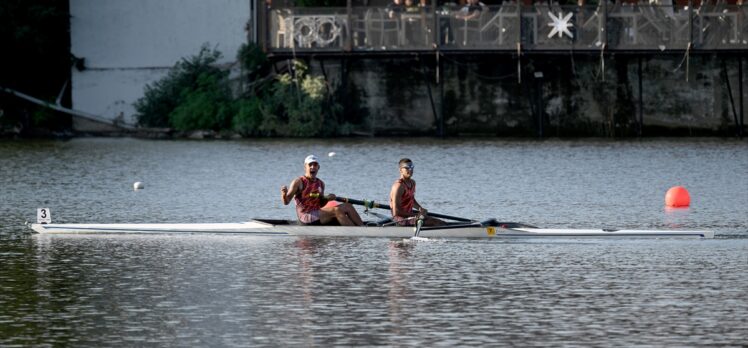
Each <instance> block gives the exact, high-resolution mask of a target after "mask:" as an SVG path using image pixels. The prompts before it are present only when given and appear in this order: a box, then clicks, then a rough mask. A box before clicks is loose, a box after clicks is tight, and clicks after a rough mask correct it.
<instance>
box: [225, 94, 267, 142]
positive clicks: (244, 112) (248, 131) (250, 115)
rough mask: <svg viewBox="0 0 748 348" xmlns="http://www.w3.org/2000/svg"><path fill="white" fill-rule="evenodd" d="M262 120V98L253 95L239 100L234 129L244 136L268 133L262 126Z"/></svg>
mask: <svg viewBox="0 0 748 348" xmlns="http://www.w3.org/2000/svg"><path fill="white" fill-rule="evenodd" d="M262 122H263V119H262V100H260V99H259V98H256V97H251V98H248V99H240V100H239V101H237V103H236V114H235V116H234V119H233V123H232V129H233V130H234V131H236V132H237V133H239V134H241V135H242V136H257V135H267V133H266V132H264V129H263V128H261V125H262Z"/></svg>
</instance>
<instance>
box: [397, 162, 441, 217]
mask: <svg viewBox="0 0 748 348" xmlns="http://www.w3.org/2000/svg"><path fill="white" fill-rule="evenodd" d="M398 166H399V167H400V178H399V179H397V180H396V181H395V183H394V184H392V189H391V190H390V207H392V220H393V221H395V222H397V224H398V225H400V226H414V225H415V224H416V221H417V220H418V217H419V215H420V216H423V217H424V220H423V225H424V226H439V225H444V221H442V220H439V219H437V218H434V217H431V216H428V215H427V214H428V210H426V208H424V207H422V206H421V205H420V204H418V201H416V181H415V180H413V169H414V168H415V166H414V165H413V161H411V160H410V159H408V158H403V159H401V160H400V162H399V163H398ZM413 209H418V211H413Z"/></svg>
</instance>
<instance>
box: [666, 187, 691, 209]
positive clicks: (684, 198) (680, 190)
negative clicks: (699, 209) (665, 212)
mask: <svg viewBox="0 0 748 348" xmlns="http://www.w3.org/2000/svg"><path fill="white" fill-rule="evenodd" d="M689 205H691V195H690V194H689V193H688V190H686V188H685V187H683V186H673V187H671V188H670V189H669V190H667V193H666V194H665V206H667V207H671V208H683V207H688V206H689Z"/></svg>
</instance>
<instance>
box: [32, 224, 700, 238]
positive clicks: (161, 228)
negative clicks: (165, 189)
mask: <svg viewBox="0 0 748 348" xmlns="http://www.w3.org/2000/svg"><path fill="white" fill-rule="evenodd" d="M30 226H31V229H32V230H34V231H35V232H37V233H43V234H101V233H109V234H120V233H121V234H133V233H135V234H149V233H158V234H183V233H186V234H189V233H208V234H248V235H261V236H269V235H275V236H320V237H382V238H408V237H412V236H413V232H414V228H413V227H396V226H387V227H382V226H366V227H349V226H307V225H298V224H293V223H288V222H286V223H284V224H275V223H269V222H264V221H258V220H252V221H248V222H241V223H212V224H31V225H30ZM420 236H421V237H425V238H534V237H571V238H714V232H712V231H689V230H602V229H549V228H531V227H517V228H506V227H501V226H475V225H473V226H450V227H448V228H424V229H422V230H421V232H420Z"/></svg>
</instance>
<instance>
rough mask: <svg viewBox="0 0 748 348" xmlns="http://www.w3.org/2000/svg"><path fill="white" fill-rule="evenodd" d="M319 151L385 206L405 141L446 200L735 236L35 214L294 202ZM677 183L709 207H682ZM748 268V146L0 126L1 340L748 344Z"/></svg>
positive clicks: (243, 213)
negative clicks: (385, 228) (43, 219)
mask: <svg viewBox="0 0 748 348" xmlns="http://www.w3.org/2000/svg"><path fill="white" fill-rule="evenodd" d="M329 152H335V153H336V155H335V156H333V157H329V156H327V154H328V153H329ZM309 153H316V154H318V155H321V156H322V157H323V158H322V163H321V166H322V169H321V171H320V177H321V178H323V179H324V180H325V182H326V184H327V189H328V191H329V192H332V193H336V194H338V195H342V196H349V197H353V198H360V199H363V198H366V199H374V200H378V201H386V200H387V195H388V191H389V186H390V185H391V184H392V182H393V181H394V179H395V178H396V177H397V160H398V159H399V158H400V157H403V156H407V157H410V158H412V159H413V160H414V161H415V164H416V170H415V178H416V179H417V180H418V183H419V184H418V185H419V186H418V187H419V192H418V197H419V201H420V202H421V203H422V204H423V205H424V206H426V207H428V208H429V209H430V210H432V211H435V212H441V213H445V214H450V215H458V216H466V217H475V218H487V217H496V218H499V219H501V220H514V221H522V222H526V223H532V224H535V225H539V226H544V227H545V226H548V227H621V228H623V227H625V228H699V229H711V230H714V231H716V232H717V233H718V238H717V239H715V240H668V239H661V240H637V239H630V240H592V239H591V240H573V239H572V240H564V239H556V240H514V241H496V240H494V241H476V240H450V241H436V242H430V243H421V244H418V245H415V246H410V247H402V246H399V245H398V244H396V243H394V242H393V241H390V240H388V239H378V238H371V239H369V238H340V239H335V238H318V239H317V238H296V237H247V236H210V235H190V236H176V235H156V236H137V235H129V236H63V235H58V236H55V235H52V236H39V235H28V234H26V233H25V232H26V228H25V227H24V226H23V222H24V221H33V220H35V216H36V208H38V207H49V208H50V209H51V210H52V214H53V220H54V221H55V222H61V223H62V222H213V221H217V222H230V221H244V220H247V219H249V218H252V217H272V218H293V217H294V213H293V208H292V207H290V206H283V205H282V204H281V203H280V199H279V187H280V186H281V185H287V184H288V183H289V182H290V180H291V179H292V178H293V177H295V176H297V175H300V174H302V171H303V167H302V163H301V162H302V160H303V158H304V157H305V156H306V155H307V154H309ZM135 181H142V182H143V183H145V189H144V190H140V191H137V192H136V191H133V190H132V183H133V182H135ZM674 185H683V186H685V187H687V188H688V189H689V191H690V192H691V196H692V206H691V208H689V209H686V210H677V211H669V210H665V209H664V208H663V199H664V194H665V192H666V191H667V189H668V188H669V187H671V186H674ZM364 217H365V216H364ZM747 268H748V143H746V142H745V141H733V140H700V139H687V140H643V141H609V140H582V141H553V140H550V141H496V140H468V141H465V140H446V141H442V140H433V139H416V140H403V139H395V140H391V139H374V140H337V141H323V140H314V141H288V140H283V141H280V140H263V141H236V142H222V141H217V142H197V141H143V140H133V139H75V140H71V141H64V142H63V141H33V142H23V141H21V142H18V141H14V142H8V141H5V142H0V346H8V345H10V346H12V345H67V344H71V345H101V344H105V345H128V346H132V345H152V344H161V345H174V346H185V345H211V346H215V345H223V346H246V345H249V344H252V345H284V346H285V345H293V346H309V345H318V346H328V345H393V346H401V345H440V346H461V345H516V346H547V345H549V344H551V345H557V346H563V345H566V346H578V345H588V346H589V345H596V346H598V345H613V346H631V345H645V346H651V345H657V346H662V345H666V346H692V345H733V346H735V345H743V344H745V342H746V339H745V338H746V337H748V291H747V290H748V271H747V270H746V269H747Z"/></svg>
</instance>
